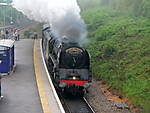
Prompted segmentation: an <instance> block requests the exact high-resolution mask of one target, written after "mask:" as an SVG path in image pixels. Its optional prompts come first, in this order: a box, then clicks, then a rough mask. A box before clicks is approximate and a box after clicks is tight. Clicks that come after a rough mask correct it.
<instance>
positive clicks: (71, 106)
mask: <svg viewBox="0 0 150 113" xmlns="http://www.w3.org/2000/svg"><path fill="white" fill-rule="evenodd" d="M60 100H61V102H62V105H63V106H64V109H65V111H66V113H95V112H94V110H93V109H92V107H91V106H90V104H89V103H88V102H87V100H86V98H84V97H73V96H69V95H67V96H61V97H60Z"/></svg>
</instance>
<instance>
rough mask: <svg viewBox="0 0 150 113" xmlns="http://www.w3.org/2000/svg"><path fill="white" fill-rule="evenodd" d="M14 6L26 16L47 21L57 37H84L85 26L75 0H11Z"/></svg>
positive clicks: (75, 38)
mask: <svg viewBox="0 0 150 113" xmlns="http://www.w3.org/2000/svg"><path fill="white" fill-rule="evenodd" d="M13 4H14V7H15V8H16V9H17V10H19V11H21V12H22V13H23V14H25V15H26V16H27V17H28V18H30V19H32V20H35V21H38V22H42V23H43V22H44V23H49V24H51V25H52V30H53V32H54V33H55V35H57V37H63V36H66V37H68V38H70V39H71V40H72V41H80V40H81V39H83V38H85V37H86V26H85V23H84V21H83V20H82V19H81V16H80V8H79V6H78V4H77V1H76V0H13Z"/></svg>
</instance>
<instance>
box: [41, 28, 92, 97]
mask: <svg viewBox="0 0 150 113" xmlns="http://www.w3.org/2000/svg"><path fill="white" fill-rule="evenodd" d="M42 49H43V54H44V58H45V61H46V64H47V67H48V71H49V73H50V76H51V78H52V80H53V83H54V85H55V87H56V88H57V89H59V91H61V92H69V93H71V94H75V95H76V94H82V95H83V94H84V93H85V92H86V91H87V88H88V87H89V86H90V84H91V81H92V74H91V69H90V56H89V54H88V52H87V51H86V50H85V49H84V48H82V47H81V46H80V45H79V44H78V43H74V42H69V41H68V40H67V38H66V37H63V38H56V37H55V36H54V35H53V34H52V32H51V28H50V27H48V26H47V27H45V28H44V29H43V31H42Z"/></svg>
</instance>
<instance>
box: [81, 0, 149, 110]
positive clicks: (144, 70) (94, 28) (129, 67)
mask: <svg viewBox="0 0 150 113" xmlns="http://www.w3.org/2000/svg"><path fill="white" fill-rule="evenodd" d="M81 1H82V0H81ZM106 1H107V2H106ZM106 1H105V2H104V0H102V1H100V2H99V3H103V4H105V7H104V6H102V5H97V3H96V4H95V8H94V6H91V7H90V8H86V7H84V8H82V10H83V9H84V10H83V12H82V17H83V18H84V20H85V22H86V24H87V29H88V32H89V34H88V36H89V38H90V43H89V44H88V46H87V48H88V50H89V52H90V54H91V56H92V68H93V75H94V76H95V78H97V79H99V80H103V81H105V82H107V84H108V85H109V86H110V87H112V88H115V89H116V90H117V91H118V92H121V93H123V94H124V95H125V96H126V97H128V98H129V99H130V100H131V101H132V102H133V104H134V105H135V106H136V107H139V108H142V110H143V111H142V113H149V112H150V108H149V105H150V19H149V17H150V15H149V10H148V9H149V8H150V1H149V0H143V1H142V0H141V1H140V2H139V4H138V6H137V7H140V8H141V5H140V3H141V2H142V4H143V3H146V4H143V5H142V6H146V8H147V10H144V9H145V8H141V9H140V10H139V9H137V10H138V13H134V11H133V10H130V11H129V10H128V11H129V12H128V13H127V12H126V11H125V10H123V8H122V7H121V6H120V10H119V11H118V7H117V3H118V2H117V3H116V7H114V5H115V2H113V3H111V4H113V5H111V4H110V1H109V0H106ZM114 1H117V0H114ZM120 1H121V0H120ZM123 1H125V0H122V2H123ZM129 1H130V4H129V3H128V5H129V7H131V2H133V1H134V2H135V1H138V0H126V2H129ZM82 2H83V1H82ZM82 2H80V4H82ZM97 2H98V0H97ZM118 4H119V3H118ZM120 4H121V3H120ZM132 5H133V4H132ZM139 5H140V6H139ZM81 6H82V5H81ZM135 6H136V5H135ZM135 6H134V7H135ZM124 7H125V6H124ZM132 8H133V7H131V8H130V9H132ZM116 9H117V10H116ZM140 12H141V13H140Z"/></svg>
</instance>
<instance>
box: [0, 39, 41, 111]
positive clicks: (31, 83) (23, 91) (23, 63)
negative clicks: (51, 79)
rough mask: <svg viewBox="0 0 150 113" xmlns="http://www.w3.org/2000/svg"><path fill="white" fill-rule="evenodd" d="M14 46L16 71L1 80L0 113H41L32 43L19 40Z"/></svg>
mask: <svg viewBox="0 0 150 113" xmlns="http://www.w3.org/2000/svg"><path fill="white" fill-rule="evenodd" d="M15 46H16V51H15V52H16V64H17V65H16V70H15V72H14V73H13V74H12V75H9V76H5V77H4V78H3V79H2V95H3V96H4V98H3V99H2V100H1V101H0V113H43V110H42V105H41V102H40V97H39V93H38V89H37V83H36V77H35V71H34V60H33V47H34V41H33V40H30V39H28V40H27V39H26V40H20V41H18V42H16V43H15Z"/></svg>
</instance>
